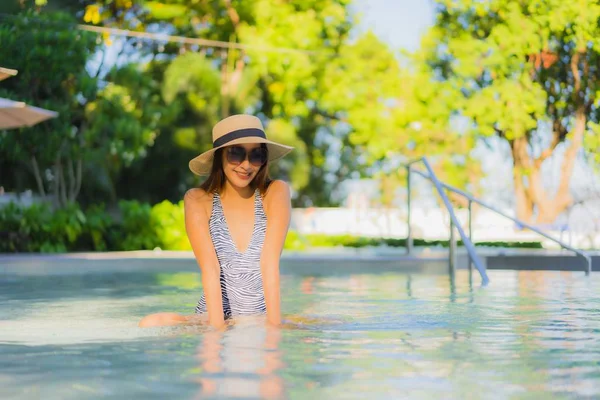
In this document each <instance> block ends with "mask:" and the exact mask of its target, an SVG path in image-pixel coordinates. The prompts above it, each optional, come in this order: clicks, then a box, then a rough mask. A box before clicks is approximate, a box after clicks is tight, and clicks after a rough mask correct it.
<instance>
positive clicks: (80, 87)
mask: <svg viewBox="0 0 600 400" xmlns="http://www.w3.org/2000/svg"><path fill="white" fill-rule="evenodd" d="M73 24H74V20H73V19H72V17H71V16H70V15H67V14H62V13H52V14H46V15H40V14H38V13H36V12H26V13H24V14H20V15H19V16H17V17H15V18H11V19H10V20H2V22H1V24H0V59H2V60H6V61H3V63H4V64H5V66H7V67H11V68H15V69H17V70H19V75H18V79H17V77H15V78H14V79H10V80H7V81H6V82H5V83H3V85H2V88H1V89H0V96H3V97H8V98H11V99H14V100H20V101H25V102H27V103H29V104H32V105H35V106H38V107H44V108H47V109H50V110H54V111H57V112H58V113H59V117H58V118H55V119H53V120H50V121H48V122H44V123H42V124H39V125H37V126H35V127H32V128H23V129H20V130H17V131H11V132H7V133H6V134H4V135H2V136H1V138H0V153H1V154H2V157H1V158H2V159H4V160H7V161H8V162H9V164H8V165H5V167H7V169H9V171H12V170H19V169H26V170H28V171H30V173H31V174H32V175H31V176H32V177H34V178H35V186H36V187H37V189H38V191H39V193H40V195H42V196H45V195H46V194H47V193H51V194H52V196H53V200H54V203H55V204H56V205H64V204H66V203H67V202H69V201H73V200H74V199H75V198H76V197H77V195H78V193H79V190H80V188H81V182H82V173H83V155H82V154H81V152H80V151H79V149H80V148H81V146H82V145H84V140H85V139H84V137H83V132H82V131H83V129H84V124H85V115H84V105H85V104H86V103H87V102H88V100H89V99H91V98H94V96H95V95H96V84H95V81H94V79H93V77H91V76H90V75H89V74H88V73H87V72H86V70H85V66H86V63H87V61H88V59H89V58H90V57H91V55H92V54H93V52H94V50H95V48H96V45H97V44H96V37H95V35H90V34H87V33H81V32H77V31H75V30H72V29H69V26H72V25H73ZM48 26H52V27H53V29H52V30H47V27H48ZM23 167H24V168H23ZM3 175H4V174H3ZM12 179H13V176H12V174H6V175H5V176H3V180H5V183H6V184H7V186H9V188H10V186H12V185H14V184H16V183H17V182H15V181H12V182H11V180H12Z"/></svg>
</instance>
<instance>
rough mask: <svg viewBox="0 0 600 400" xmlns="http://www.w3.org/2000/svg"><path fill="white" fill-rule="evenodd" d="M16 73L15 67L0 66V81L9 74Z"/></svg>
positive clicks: (13, 74)
mask: <svg viewBox="0 0 600 400" xmlns="http://www.w3.org/2000/svg"><path fill="white" fill-rule="evenodd" d="M16 74H17V70H16V69H8V68H2V67H0V81H2V80H4V79H6V78H8V77H10V76H15V75H16Z"/></svg>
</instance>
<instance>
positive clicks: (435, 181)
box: [406, 157, 490, 285]
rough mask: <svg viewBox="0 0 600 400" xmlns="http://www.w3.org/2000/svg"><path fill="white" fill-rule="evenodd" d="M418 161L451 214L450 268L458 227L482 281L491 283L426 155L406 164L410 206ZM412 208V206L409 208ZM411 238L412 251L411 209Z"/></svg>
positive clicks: (409, 241)
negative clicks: (412, 170)
mask: <svg viewBox="0 0 600 400" xmlns="http://www.w3.org/2000/svg"><path fill="white" fill-rule="evenodd" d="M417 162H422V163H423V165H425V168H427V171H428V172H429V179H430V180H431V181H432V182H433V184H434V185H435V188H436V189H437V191H438V194H439V195H440V197H441V198H442V200H443V201H444V204H445V205H446V209H447V210H448V213H449V214H450V220H451V221H452V222H451V224H450V254H449V258H450V268H451V269H454V266H455V264H456V261H455V260H454V258H455V257H456V242H455V240H454V227H456V229H457V230H458V233H459V235H460V237H461V239H462V241H463V244H464V246H465V247H466V249H467V252H468V253H469V258H470V260H471V261H472V263H473V264H474V265H475V268H477V270H478V271H479V274H480V275H481V283H482V284H483V285H487V284H488V283H489V281H490V280H489V278H488V276H487V273H486V271H485V267H484V266H483V263H482V262H481V259H480V258H479V256H478V255H477V252H476V251H475V246H473V243H472V242H471V240H470V239H469V237H467V235H465V232H464V230H463V229H462V227H461V225H460V221H459V220H458V218H457V217H456V214H455V213H454V207H452V204H451V203H450V200H449V199H448V196H446V193H445V192H444V190H443V189H442V188H443V185H442V183H441V182H440V181H439V179H438V178H437V177H436V176H435V173H434V172H433V168H431V165H429V161H427V159H426V158H425V157H423V158H419V159H417V160H414V161H411V162H410V163H408V165H407V166H406V168H407V170H408V174H407V176H408V178H407V179H408V182H407V183H408V191H409V196H408V201H409V207H410V197H411V196H410V172H411V169H412V168H411V165H412V164H415V163H417ZM409 210H410V208H409ZM408 226H409V233H408V235H409V238H408V240H407V244H409V245H407V250H408V252H410V249H411V247H412V235H411V230H410V211H409V223H408Z"/></svg>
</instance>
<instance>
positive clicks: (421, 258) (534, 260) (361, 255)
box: [0, 248, 600, 274]
mask: <svg viewBox="0 0 600 400" xmlns="http://www.w3.org/2000/svg"><path fill="white" fill-rule="evenodd" d="M477 251H478V255H479V256H480V257H481V260H482V262H483V264H484V265H485V267H486V268H487V269H507V270H562V271H584V270H585V267H586V264H585V260H584V259H583V258H582V257H580V256H576V255H574V254H573V253H572V252H570V251H567V250H547V249H505V248H478V249H477ZM588 254H590V255H591V256H592V269H593V270H594V271H600V251H589V252H588ZM281 261H282V268H283V269H284V270H285V269H287V268H289V269H294V271H296V270H298V269H301V270H303V271H306V272H307V273H308V272H309V271H313V272H314V271H316V272H318V271H319V269H326V268H335V269H336V270H346V271H347V272H360V271H364V270H366V269H369V270H370V269H372V268H376V269H378V270H394V271H398V270H402V271H406V272H429V273H447V272H448V250H447V249H443V248H433V249H431V248H416V249H415V250H414V251H413V252H412V253H411V254H410V255H407V254H406V251H405V249H402V248H360V249H352V248H350V249H349V248H327V249H313V250H310V251H284V252H283V254H282V258H281ZM140 268H141V269H146V270H156V271H158V270H164V269H165V268H167V269H169V270H197V268H198V266H197V264H196V261H195V258H194V254H193V253H192V252H191V251H162V250H149V251H146V250H144V251H126V252H85V253H64V254H37V253H36V254H30V253H21V254H0V273H3V274H12V273H18V274H45V273H50V274H55V273H86V272H91V271H103V272H108V271H110V272H127V271H129V270H131V271H134V270H135V271H139V269H140ZM457 268H458V269H465V268H468V254H467V252H466V250H465V249H464V248H459V249H458V251H457Z"/></svg>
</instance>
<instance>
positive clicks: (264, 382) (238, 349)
mask: <svg viewBox="0 0 600 400" xmlns="http://www.w3.org/2000/svg"><path fill="white" fill-rule="evenodd" d="M281 334H282V332H281V329H278V328H270V327H266V326H264V323H261V322H260V321H259V322H257V321H247V322H242V323H241V324H240V325H236V326H234V327H232V328H231V329H228V330H227V331H208V332H206V333H205V334H204V335H203V337H202V340H201V342H200V345H199V346H198V349H197V358H198V361H199V362H200V369H201V371H202V372H201V376H200V377H199V378H198V382H199V383H200V386H201V388H200V391H199V393H198V396H197V398H206V397H237V398H249V397H250V398H262V399H282V398H286V392H285V386H284V384H283V380H282V378H281V377H280V376H279V375H278V374H277V372H278V371H279V370H280V369H281V368H283V367H284V363H283V362H282V358H281V350H280V348H279V344H280V342H281Z"/></svg>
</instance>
